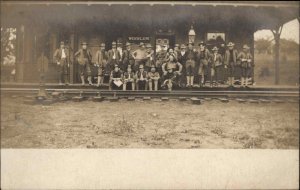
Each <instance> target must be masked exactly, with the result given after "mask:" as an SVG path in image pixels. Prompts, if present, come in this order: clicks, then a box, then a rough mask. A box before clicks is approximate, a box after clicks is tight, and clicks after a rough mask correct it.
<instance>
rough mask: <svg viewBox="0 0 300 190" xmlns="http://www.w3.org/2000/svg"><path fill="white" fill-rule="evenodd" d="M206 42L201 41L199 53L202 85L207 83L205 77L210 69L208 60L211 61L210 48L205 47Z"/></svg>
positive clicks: (199, 71)
mask: <svg viewBox="0 0 300 190" xmlns="http://www.w3.org/2000/svg"><path fill="white" fill-rule="evenodd" d="M205 45H206V44H205V43H204V42H203V41H201V42H200V43H199V50H198V54H197V59H198V62H199V70H198V74H199V76H201V80H200V81H199V82H200V87H202V86H204V85H205V79H206V77H207V75H208V72H209V69H208V62H209V57H210V52H209V50H208V49H207V48H206V47H205Z"/></svg>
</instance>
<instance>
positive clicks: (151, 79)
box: [148, 65, 160, 91]
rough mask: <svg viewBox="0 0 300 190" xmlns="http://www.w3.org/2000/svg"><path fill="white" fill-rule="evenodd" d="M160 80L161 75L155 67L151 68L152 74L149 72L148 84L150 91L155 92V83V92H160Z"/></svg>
mask: <svg viewBox="0 0 300 190" xmlns="http://www.w3.org/2000/svg"><path fill="white" fill-rule="evenodd" d="M159 79H160V76H159V73H158V72H156V70H155V65H152V66H151V69H150V72H148V82H149V90H150V91H152V90H153V83H154V90H155V91H157V90H158V80H159Z"/></svg>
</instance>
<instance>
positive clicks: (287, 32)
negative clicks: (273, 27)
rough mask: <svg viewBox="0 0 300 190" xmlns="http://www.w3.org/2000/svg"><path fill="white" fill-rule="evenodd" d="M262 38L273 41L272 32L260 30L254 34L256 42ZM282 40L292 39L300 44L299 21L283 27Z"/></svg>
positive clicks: (288, 23) (293, 21)
mask: <svg viewBox="0 0 300 190" xmlns="http://www.w3.org/2000/svg"><path fill="white" fill-rule="evenodd" d="M261 38H264V39H273V34H272V32H271V31H270V30H258V31H257V32H255V33H254V40H257V39H261ZM280 38H282V39H287V40H289V39H291V40H294V41H295V42H297V43H298V44H299V22H298V20H297V19H295V20H292V21H290V22H287V23H286V24H284V25H283V28H282V32H281V36H280Z"/></svg>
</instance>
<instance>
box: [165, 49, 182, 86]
mask: <svg viewBox="0 0 300 190" xmlns="http://www.w3.org/2000/svg"><path fill="white" fill-rule="evenodd" d="M162 70H163V81H164V85H166V83H165V82H166V80H170V79H172V80H171V82H172V83H173V84H179V82H180V81H179V79H180V76H181V73H182V65H181V64H180V63H179V62H177V61H176V60H175V55H174V54H169V57H168V59H167V62H166V63H164V64H163V65H162Z"/></svg>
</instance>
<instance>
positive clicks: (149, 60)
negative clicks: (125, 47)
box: [145, 44, 154, 72]
mask: <svg viewBox="0 0 300 190" xmlns="http://www.w3.org/2000/svg"><path fill="white" fill-rule="evenodd" d="M146 48H147V49H146V53H147V56H146V58H147V60H146V64H145V70H146V71H147V72H149V71H150V68H151V66H152V65H153V64H154V50H153V49H152V46H151V44H147V45H146Z"/></svg>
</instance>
